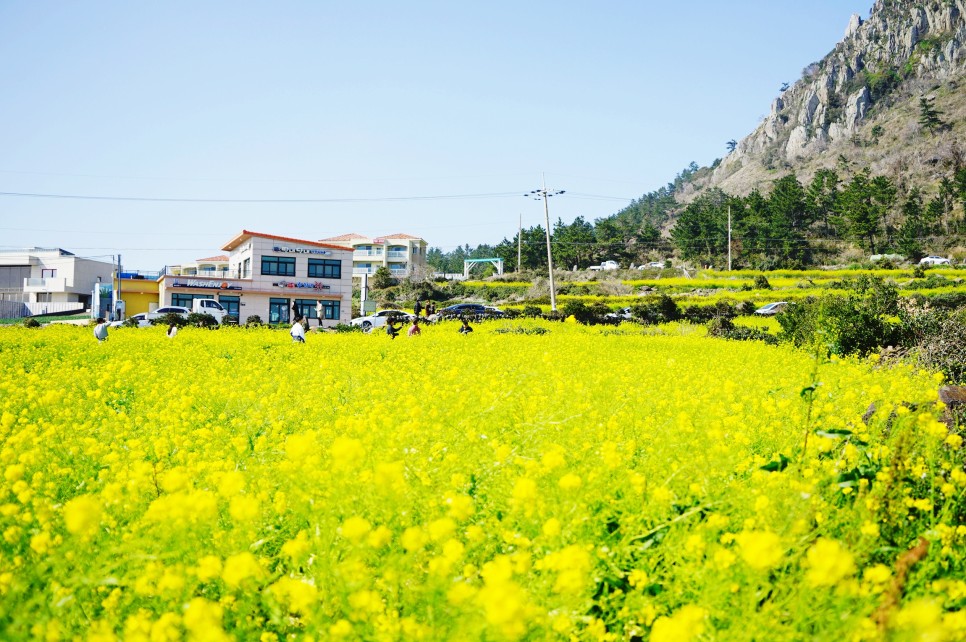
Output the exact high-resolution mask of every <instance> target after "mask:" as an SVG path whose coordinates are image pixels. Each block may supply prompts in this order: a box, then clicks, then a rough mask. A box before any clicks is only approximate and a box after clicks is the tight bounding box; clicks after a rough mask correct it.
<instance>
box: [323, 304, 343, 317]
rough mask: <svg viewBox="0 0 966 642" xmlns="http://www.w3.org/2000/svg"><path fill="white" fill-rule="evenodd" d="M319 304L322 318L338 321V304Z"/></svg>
mask: <svg viewBox="0 0 966 642" xmlns="http://www.w3.org/2000/svg"><path fill="white" fill-rule="evenodd" d="M321 303H322V318H324V319H332V320H335V321H338V320H339V302H338V301H322V302H321Z"/></svg>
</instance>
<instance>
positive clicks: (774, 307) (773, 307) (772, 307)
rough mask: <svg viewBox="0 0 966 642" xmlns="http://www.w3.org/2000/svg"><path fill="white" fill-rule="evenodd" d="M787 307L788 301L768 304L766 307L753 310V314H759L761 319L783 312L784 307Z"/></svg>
mask: <svg viewBox="0 0 966 642" xmlns="http://www.w3.org/2000/svg"><path fill="white" fill-rule="evenodd" d="M787 305H788V301H776V302H775V303H769V304H768V305H763V306H761V307H760V308H758V309H757V310H755V314H759V315H761V316H763V317H770V316H772V315H774V314H778V313H779V312H781V311H782V310H784V309H785V306H787Z"/></svg>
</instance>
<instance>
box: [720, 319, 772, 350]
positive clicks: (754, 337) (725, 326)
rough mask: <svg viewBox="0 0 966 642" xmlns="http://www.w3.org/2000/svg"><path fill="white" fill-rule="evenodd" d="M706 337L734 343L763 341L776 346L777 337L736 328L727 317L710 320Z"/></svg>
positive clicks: (748, 329)
mask: <svg viewBox="0 0 966 642" xmlns="http://www.w3.org/2000/svg"><path fill="white" fill-rule="evenodd" d="M708 336H709V337H717V338H721V339H731V340H734V341H764V342H765V343H768V344H771V345H777V344H778V338H777V337H775V336H772V335H770V334H768V333H767V332H763V331H762V330H757V329H755V328H746V327H743V326H736V325H735V324H734V322H733V321H732V320H731V319H729V318H728V317H715V318H713V319H711V321H709V322H708Z"/></svg>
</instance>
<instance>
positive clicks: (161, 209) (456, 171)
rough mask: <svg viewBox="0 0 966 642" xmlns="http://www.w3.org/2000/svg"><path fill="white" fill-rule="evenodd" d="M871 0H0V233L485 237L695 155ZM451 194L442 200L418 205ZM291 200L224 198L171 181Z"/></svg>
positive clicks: (146, 261)
mask: <svg viewBox="0 0 966 642" xmlns="http://www.w3.org/2000/svg"><path fill="white" fill-rule="evenodd" d="M871 6H872V0H812V1H811V2H801V1H793V0H740V1H738V2H721V0H693V1H691V2H686V3H685V2H673V3H672V2H645V1H642V0H637V1H631V0H623V1H607V0H604V1H602V2H595V3H591V2H571V1H564V2H546V1H537V2H506V1H503V0H496V1H489V2H453V1H450V2H421V1H418V0H417V1H415V2H408V3H402V2H384V1H379V0H377V1H374V2H331V1H323V0H318V1H308V0H306V1H294V0H280V1H278V2H244V1H242V2H224V1H210V2H197V1H190V2H187V1H180V0H175V1H169V2H155V3H144V2H127V1H125V2H120V1H116V2H115V1H97V0H92V1H89V2H67V1H64V0H62V1H60V2H56V1H54V2H30V1H27V0H4V1H3V2H0V61H2V62H0V86H2V87H3V91H2V93H0V192H6V193H21V194H24V193H30V194H55V195H70V196H98V197H112V198H115V199H116V198H129V199H185V200H181V201H175V202H165V201H155V200H82V199H76V198H37V197H24V196H0V249H10V248H21V247H30V246H40V247H63V248H65V249H67V250H70V251H73V252H75V253H76V254H79V255H82V256H100V255H113V254H118V253H120V254H121V255H122V256H123V260H124V266H125V268H129V269H143V270H153V269H160V268H161V267H162V266H164V265H166V264H169V265H170V264H177V263H180V262H183V261H190V260H192V259H195V258H201V257H205V256H210V255H212V254H218V253H221V252H220V249H219V248H220V247H221V246H222V245H224V244H225V243H226V242H227V241H228V240H230V239H231V238H232V237H233V236H234V235H235V234H236V233H238V232H239V231H240V230H242V229H243V228H244V229H250V230H255V231H262V232H268V233H272V234H280V235H284V236H293V237H297V238H305V239H319V238H324V237H328V236H335V235H338V234H342V233H345V232H359V233H363V234H373V235H379V234H389V233H394V232H406V233H410V234H415V235H419V236H422V237H423V238H425V239H426V240H427V241H428V242H429V244H430V245H431V246H434V247H440V248H441V249H443V250H444V251H449V250H451V249H453V248H454V247H456V246H458V245H462V244H464V243H468V244H470V245H471V246H475V245H478V244H480V243H498V242H499V241H500V240H502V239H503V238H512V237H513V235H514V234H515V233H516V229H517V224H518V217H519V216H521V215H522V217H523V225H524V226H525V227H530V226H533V225H537V224H542V223H543V206H542V204H541V203H539V202H537V201H532V200H528V199H525V198H523V196H522V194H523V193H524V192H527V191H529V190H532V189H535V188H538V187H540V186H541V176H542V174H543V173H545V174H546V180H547V187H548V188H550V189H563V190H567V194H566V195H564V196H560V197H558V198H555V199H553V200H552V201H551V206H550V215H551V219H552V220H556V219H557V218H558V217H559V218H562V219H563V220H564V221H566V222H570V221H572V220H573V219H574V218H575V217H577V216H583V217H584V218H585V219H587V220H591V221H592V220H595V219H597V218H601V217H604V216H609V215H611V214H613V213H614V212H616V211H618V210H619V209H621V208H622V207H623V206H624V205H626V204H627V203H628V202H629V201H630V200H631V199H633V198H637V197H639V196H641V195H642V194H644V193H647V192H650V191H652V190H655V189H657V188H659V187H661V186H662V185H665V184H667V183H668V182H669V181H671V180H672V179H673V178H674V176H675V175H676V174H677V173H678V172H680V171H681V170H682V169H683V168H684V167H686V166H687V165H688V163H690V162H691V161H695V162H697V163H698V164H700V165H707V164H710V163H711V162H712V161H713V160H714V159H715V158H717V157H720V156H723V155H724V153H725V151H726V149H725V143H726V142H727V141H728V140H729V139H732V138H734V139H741V138H742V137H743V136H745V135H746V134H748V133H750V132H751V131H752V130H753V129H754V128H755V127H756V126H757V124H758V122H759V121H760V120H761V118H762V117H763V116H764V115H765V114H766V113H767V112H768V110H769V107H770V104H771V101H772V100H773V99H774V97H775V96H776V95H778V92H779V87H780V86H781V84H782V82H786V81H787V82H789V83H793V82H794V81H796V80H797V79H798V78H799V77H800V75H801V70H802V68H803V67H805V66H806V65H807V64H809V63H810V62H813V61H816V60H819V59H820V58H822V57H823V56H824V55H825V54H826V53H828V52H829V51H830V50H831V49H832V48H833V47H834V45H835V44H836V43H837V42H838V41H840V40H841V39H842V36H843V33H844V31H845V28H846V25H847V24H848V20H849V17H850V16H851V14H853V13H858V14H860V15H861V16H862V17H863V18H865V17H867V16H868V12H869V9H870V8H871ZM439 197H457V198H439ZM295 199H305V200H311V201H316V202H309V203H286V202H269V203H265V202H263V203H255V202H245V203H228V202H193V201H196V200H201V201H203V200H209V201H211V200H223V201H225V200H236V201H237V200H241V201H256V200H262V201H265V200H268V201H285V200H295Z"/></svg>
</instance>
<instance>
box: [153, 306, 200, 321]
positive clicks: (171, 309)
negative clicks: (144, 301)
mask: <svg viewBox="0 0 966 642" xmlns="http://www.w3.org/2000/svg"><path fill="white" fill-rule="evenodd" d="M166 314H180V315H181V316H183V317H186V318H187V316H188V315H189V314H191V310H189V309H188V308H183V307H181V306H180V305H166V306H164V307H162V308H158V309H157V310H155V311H154V312H148V313H147V316H145V318H146V319H147V320H149V321H150V320H151V319H159V318H161V317H163V316H164V315H166Z"/></svg>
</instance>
